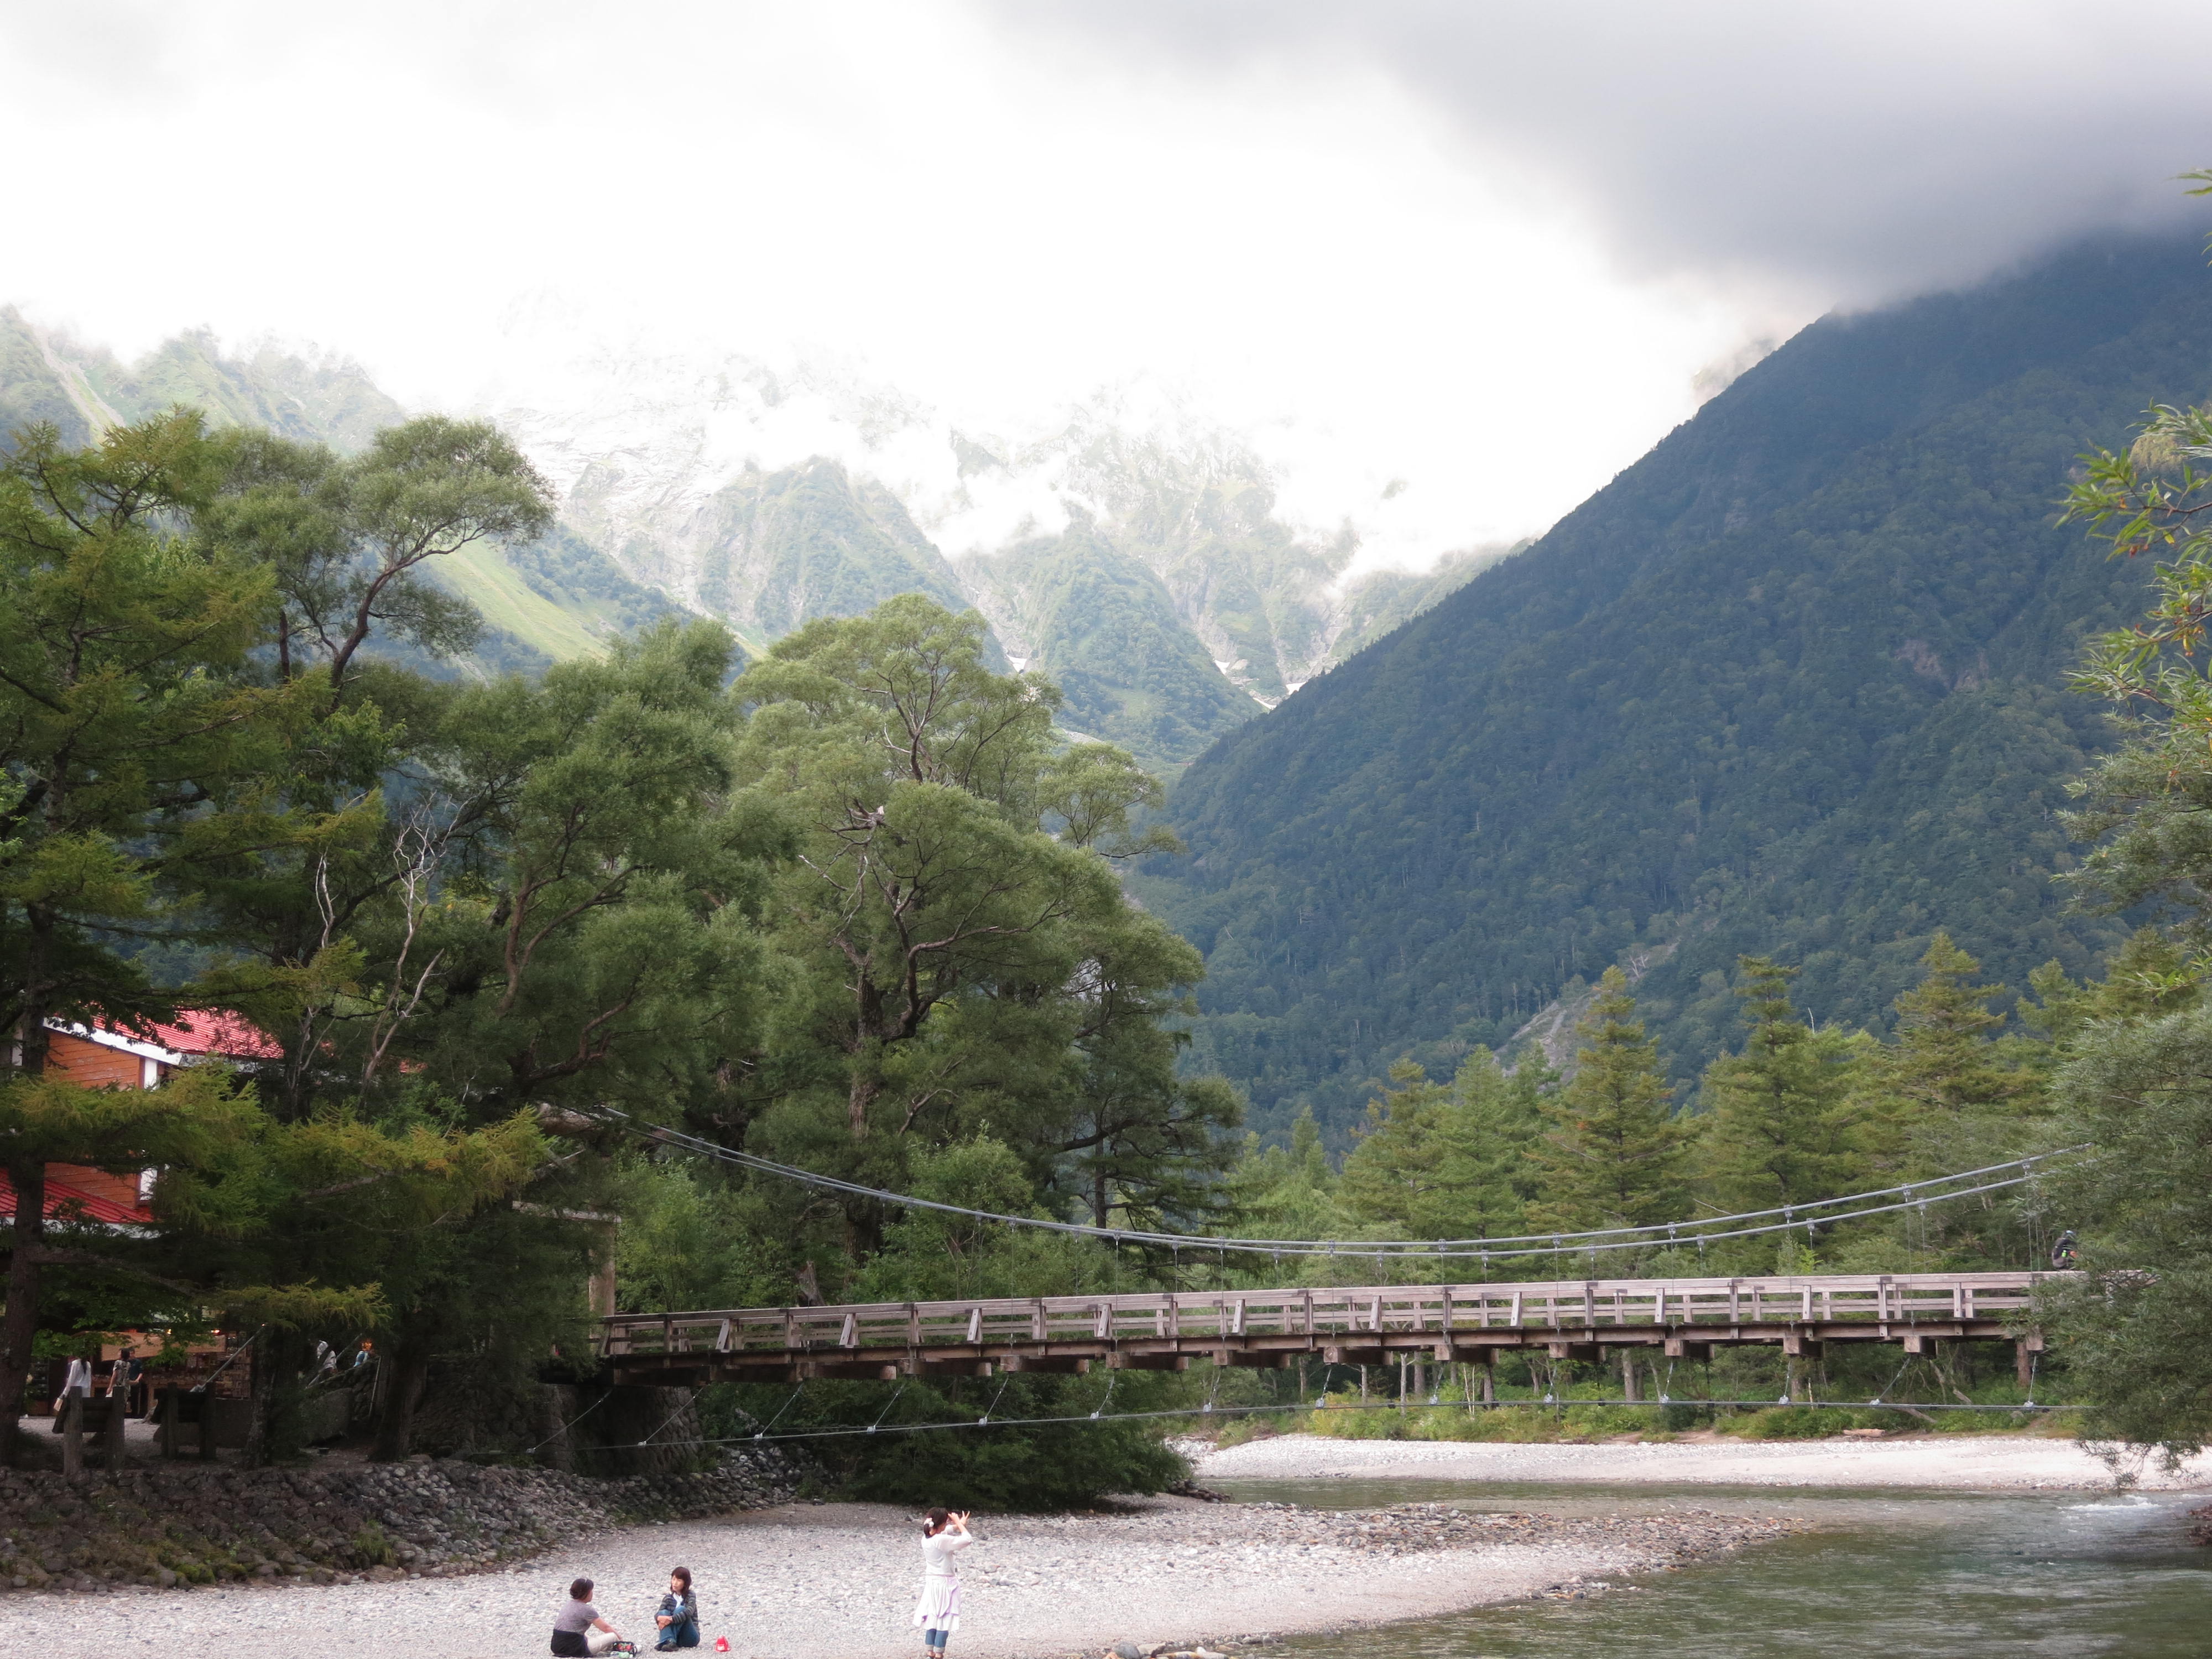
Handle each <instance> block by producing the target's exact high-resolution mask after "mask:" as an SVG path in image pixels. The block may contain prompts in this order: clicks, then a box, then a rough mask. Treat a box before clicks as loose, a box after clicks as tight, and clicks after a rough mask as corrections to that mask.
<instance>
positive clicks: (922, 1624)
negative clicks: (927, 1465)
mask: <svg viewBox="0 0 2212 1659" xmlns="http://www.w3.org/2000/svg"><path fill="white" fill-rule="evenodd" d="M974 1542H975V1539H974V1538H972V1537H971V1536H969V1532H968V1511H967V1510H930V1512H929V1513H928V1514H927V1516H923V1517H922V1522H921V1601H917V1602H915V1607H914V1622H915V1628H916V1629H918V1630H920V1631H921V1641H922V1651H923V1652H924V1653H925V1654H927V1656H928V1659H945V1642H946V1640H947V1639H948V1638H950V1637H951V1634H952V1632H954V1631H956V1630H958V1629H959V1628H960V1570H959V1569H958V1568H957V1567H956V1566H955V1565H953V1562H952V1558H953V1556H954V1555H955V1554H956V1553H958V1552H959V1551H961V1550H964V1549H966V1548H967V1547H969V1545H970V1544H972V1543H974Z"/></svg>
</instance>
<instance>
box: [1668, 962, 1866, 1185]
mask: <svg viewBox="0 0 2212 1659" xmlns="http://www.w3.org/2000/svg"><path fill="white" fill-rule="evenodd" d="M1738 966H1739V968H1740V969H1741V971H1742V980H1741V983H1739V984H1738V986H1737V987H1736V994H1737V995H1738V996H1740V997H1741V998H1742V999H1743V1003H1744V1017H1745V1018H1746V1019H1747V1021H1748V1022H1749V1024H1750V1026H1751V1034H1750V1036H1748V1037H1747V1039H1746V1041H1745V1042H1744V1045H1743V1048H1742V1051H1741V1053H1739V1054H1723V1055H1722V1056H1721V1057H1720V1058H1719V1059H1718V1060H1715V1061H1713V1063H1712V1064H1711V1066H1708V1067H1707V1068H1706V1070H1705V1085H1704V1087H1703V1089H1702V1090H1701V1091H1700V1093H1701V1097H1702V1098H1703V1100H1704V1101H1705V1104H1706V1107H1707V1115H1705V1118H1704V1119H1703V1120H1702V1122H1701V1127H1702V1133H1701V1135H1700V1149H1699V1150H1700V1152H1701V1154H1702V1159H1703V1163H1704V1165H1705V1168H1704V1175H1705V1180H1706V1182H1708V1183H1709V1185H1710V1187H1711V1191H1712V1194H1713V1197H1714V1199H1715V1200H1717V1202H1718V1204H1719V1205H1720V1206H1721V1208H1722V1209H1723V1211H1738V1210H1753V1209H1765V1208H1768V1207H1770V1206H1776V1205H1784V1204H1802V1203H1803V1202H1805V1201H1806V1200H1810V1199H1820V1198H1832V1197H1835V1196H1837V1195H1838V1194H1844V1193H1850V1192H1854V1191H1857V1190H1858V1189H1859V1188H1860V1187H1861V1186H1863V1184H1864V1183H1863V1182H1862V1180H1861V1177H1862V1176H1864V1175H1866V1174H1867V1173H1868V1169H1869V1164H1868V1160H1867V1157H1866V1153H1865V1151H1864V1149H1863V1147H1862V1146H1859V1145H1858V1143H1857V1136H1856V1135H1855V1133H1854V1131H1855V1129H1856V1127H1857V1121H1858V1116H1859V1106H1858V1103H1857V1101H1856V1100H1855V1099H1854V1094H1855V1088H1854V1085H1855V1083H1856V1080H1857V1076H1856V1074H1857V1071H1858V1069H1859V1066H1860V1063H1861V1060H1862V1053H1863V1051H1862V1048H1861V1044H1862V1043H1863V1041H1864V1040H1863V1039H1857V1040H1855V1039H1854V1038H1853V1037H1852V1036H1850V1034H1848V1033H1846V1032H1844V1031H1842V1030H1838V1029H1836V1028H1834V1027H1831V1028H1830V1029H1829V1030H1826V1031H1819V1032H1816V1031H1814V1030H1809V1029H1808V1027H1807V1026H1806V1025H1805V1024H1803V1022H1802V1021H1801V1020H1799V1019H1798V1018H1796V1012H1795V1011H1794V1010H1793V1009H1792V1008H1791V1006H1790V981H1791V980H1792V979H1793V978H1795V977H1796V973H1797V970H1796V969H1794V968H1784V967H1781V966H1779V965H1778V964H1777V963H1773V962H1771V961H1769V960H1768V959H1767V958H1765V957H1739V958H1738Z"/></svg>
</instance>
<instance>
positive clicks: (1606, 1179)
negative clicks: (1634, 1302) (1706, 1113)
mask: <svg viewBox="0 0 2212 1659" xmlns="http://www.w3.org/2000/svg"><path fill="white" fill-rule="evenodd" d="M1575 1030H1576V1034H1577V1038H1578V1039H1579V1043H1578V1047H1577V1049H1576V1053H1575V1071H1574V1075H1573V1076H1572V1077H1571V1078H1570V1079H1568V1080H1567V1082H1566V1083H1565V1085H1564V1086H1563V1087H1561V1088H1560V1089H1559V1091H1558V1092H1557V1093H1555V1094H1553V1096H1552V1097H1550V1098H1549V1099H1548V1100H1547V1102H1546V1103H1545V1108H1544V1116H1545V1121H1546V1128H1545V1131H1544V1133H1543V1134H1542V1135H1541V1137H1539V1139H1538V1140H1537V1142H1536V1144H1535V1146H1534V1149H1533V1151H1532V1153H1531V1156H1532V1157H1533V1158H1534V1160H1535V1163H1536V1165H1537V1169H1538V1171H1539V1181H1540V1183H1541V1185H1540V1188H1539V1190H1540V1194H1541V1195H1540V1196H1539V1198H1538V1199H1537V1200H1536V1201H1535V1202H1534V1203H1533V1204H1531V1205H1530V1206H1529V1208H1528V1218H1529V1220H1530V1221H1531V1222H1532V1223H1533V1224H1534V1225H1536V1226H1537V1227H1540V1228H1547V1227H1548V1228H1553V1229H1555V1230H1557V1231H1560V1232H1580V1231H1592V1230H1595V1229H1599V1228H1606V1227H1640V1226H1646V1225H1651V1224H1653V1223H1656V1222H1665V1221H1674V1220H1680V1219H1682V1218H1685V1217H1686V1214H1687V1212H1688V1211H1687V1206H1688V1203H1689V1196H1690V1185H1689V1174H1688V1168H1687V1164H1688V1159H1687V1151H1688V1146H1689V1139H1690V1133H1691V1132H1690V1130H1689V1128H1688V1127H1687V1126H1686V1125H1685V1124H1684V1123H1683V1122H1682V1121H1680V1120H1679V1119H1678V1118H1676V1116H1675V1115H1674V1106H1673V1095H1672V1091H1670V1090H1669V1089H1668V1086H1667V1081H1666V1073H1665V1072H1664V1071H1663V1070H1662V1067H1661V1066H1660V1062H1659V1047H1658V1044H1657V1043H1656V1042H1653V1041H1652V1040H1651V1039H1650V1037H1649V1036H1645V1035H1644V1022H1643V1021H1642V1020H1640V1019H1638V1018H1636V1000H1635V999H1634V998H1633V997H1632V996H1631V995H1630V994H1629V992H1628V976H1627V975H1626V974H1624V973H1623V972H1622V971H1621V970H1620V969H1619V968H1608V969H1606V971H1605V975H1604V977H1603V978H1601V980H1600V981H1598V987H1597V997H1596V1000H1595V1001H1594V1002H1593V1003H1592V1004H1591V1005H1590V1011H1589V1014H1588V1016H1587V1017H1585V1018H1583V1021H1582V1022H1581V1023H1580V1024H1578V1025H1577V1027H1576V1028H1575ZM1614 1259H1615V1260H1618V1261H1621V1262H1623V1263H1626V1261H1629V1260H1630V1259H1631V1257H1630V1255H1628V1254H1627V1253H1616V1255H1615V1257H1614Z"/></svg>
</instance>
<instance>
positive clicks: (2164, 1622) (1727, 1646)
mask: <svg viewBox="0 0 2212 1659" xmlns="http://www.w3.org/2000/svg"><path fill="white" fill-rule="evenodd" d="M1216 1484H1218V1485H1220V1486H1222V1487H1223V1489H1224V1490H1225V1491H1227V1492H1230V1493H1231V1495H1233V1496H1235V1497H1237V1498H1245V1499H1261V1498H1275V1499H1283V1500H1288V1501H1290V1502H1293V1503H1299V1504H1312V1505H1316V1506H1317V1507H1328V1508H1371V1507H1380V1506H1381V1505H1383V1504H1404V1503H1454V1504H1464V1505H1466V1506H1467V1507H1468V1508H1471V1509H1478V1510H1537V1511H1543V1512H1547V1513H1553V1514H1587V1513H1591V1512H1595V1511H1606V1512H1612V1513H1616V1514H1619V1513H1653V1512H1665V1511H1668V1510H1690V1509H1700V1510H1720V1511H1723V1512H1728V1513H1738V1514H1757V1515H1790V1516H1801V1517H1802V1518H1804V1519H1806V1520H1808V1521H1810V1522H1814V1528H1815V1529H1814V1531H1812V1532H1809V1533H1807V1534H1802V1535H1800V1536H1797V1537H1794V1538H1790V1539H1786V1540H1784V1541H1779V1542H1776V1543H1771V1544H1762V1545H1758V1546H1754V1547H1752V1548H1750V1549H1747V1550H1745V1551H1743V1552H1741V1553H1737V1554H1735V1555H1732V1556H1730V1557H1729V1558H1728V1559H1726V1560H1724V1561H1722V1562H1719V1563H1717V1564H1715V1565H1706V1566H1697V1567H1691V1568H1688V1569H1686V1570H1685V1571H1680V1572H1670V1573H1657V1574H1650V1575H1646V1576H1644V1577H1638V1578H1623V1579H1620V1580H1617V1581H1612V1582H1613V1588H1612V1589H1609V1590H1607V1591H1602V1592H1596V1593H1593V1594H1591V1595H1589V1597H1588V1598H1587V1599H1584V1600H1581V1601H1535V1602H1525V1601H1524V1602H1517V1603H1509V1604H1505V1605H1502V1606H1497V1607H1483V1608H1476V1609H1474V1610H1473V1611H1470V1612H1468V1613H1455V1614H1453V1615H1451V1616H1450V1617H1449V1618H1443V1619H1432V1620H1416V1621H1412V1622H1408V1623H1406V1624H1401V1625H1392V1626H1386V1627H1383V1628H1379V1629H1373V1630H1364V1631H1356V1632H1350V1633H1347V1634H1344V1635H1340V1636H1327V1637H1322V1636H1312V1637H1298V1638H1291V1639H1287V1640H1285V1642H1284V1644H1282V1646H1281V1647H1280V1648H1279V1649H1277V1650H1275V1651H1277V1652H1279V1653H1280V1654H1282V1655H1284V1656H1285V1659H1289V1656H1292V1655H1296V1656H1311V1659H1566V1656H1574V1659H1586V1656H1592V1655H1603V1656H1605V1659H1661V1656H1665V1659H1680V1656H1682V1655H1684V1654H1697V1655H1702V1656H1711V1659H1767V1656H1774V1659H1781V1656H1784V1655H1787V1656H1790V1659H1803V1656H1805V1655H1807V1654H1812V1653H1817V1654H1819V1655H1820V1656H1821V1659H1862V1656H1863V1659H1921V1656H1939V1655H1940V1656H1944V1659H1950V1656H1981V1655H1990V1656H1996V1655H2004V1656H2008V1659H2023V1656H2062V1655H2063V1656H2067V1659H2073V1656H2077V1655H2098V1654H2113V1655H2122V1654H2124V1655H2126V1656H2128V1659H2203V1656H2205V1655H2207V1654H2212V1549H2205V1548H2203V1547H2192V1546H2191V1545H2190V1544H2188V1543H2187V1542H2186V1541H2185V1538H2184V1531H2185V1527H2184V1523H2183V1521H2182V1516H2183V1512H2184V1511H2185V1510H2189V1509H2191V1508H2193V1507H2197V1506H2199V1505H2202V1504H2203V1503H2204V1501H2205V1499H2204V1494H2203V1493H2202V1492H2197V1493H2194V1494H2191V1493H2166V1492H2161V1493H2153V1494H2148V1495H2135V1496H2124V1497H2121V1496H2100V1495H2095V1494H2091V1493H2084V1492H2065V1493H2041V1492H2004V1493H1988V1494H1981V1493H1967V1492H1906V1491H1898V1490H1883V1491H1866V1490H1859V1491H1843V1490H1822V1489H1812V1490H1806V1489H1794V1490H1778V1489H1777V1488H1774V1487H1771V1486H1767V1487H1729V1486H1700V1487H1697V1488H1695V1489H1688V1488H1684V1487H1680V1486H1674V1487H1664V1488H1662V1487H1652V1486H1620V1487H1593V1486H1586V1485H1577V1486H1522V1485H1503V1484H1492V1483H1486V1484H1483V1485H1480V1486H1474V1485H1461V1484H1458V1483H1455V1482H1446V1481H1440V1480H1267V1481H1260V1480H1250V1481H1235V1482H1229V1481H1222V1482H1217V1483H1216Z"/></svg>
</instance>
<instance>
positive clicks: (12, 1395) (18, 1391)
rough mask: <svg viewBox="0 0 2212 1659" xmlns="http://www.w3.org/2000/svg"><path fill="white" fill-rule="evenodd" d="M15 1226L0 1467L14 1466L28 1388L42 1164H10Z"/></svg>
mask: <svg viewBox="0 0 2212 1659" xmlns="http://www.w3.org/2000/svg"><path fill="white" fill-rule="evenodd" d="M8 1179H9V1182H12V1183H13V1184H14V1186H15V1228H14V1231H13V1234H12V1236H11V1238H10V1243H11V1245H12V1247H13V1249H12V1251H11V1254H10V1255H9V1258H8V1312H7V1316H6V1318H5V1319H4V1320H0V1389H5V1390H6V1391H7V1392H6V1394H5V1395H4V1397H0V1465H4V1466H6V1467H8V1468H14V1467H15V1460H16V1456H17V1455H18V1453H19V1451H20V1450H21V1445H20V1443H19V1441H18V1439H17V1435H16V1428H15V1419H17V1418H18V1417H19V1416H21V1414H22V1410H23V1396H24V1395H25V1394H26V1393H27V1391H28V1389H29V1388H30V1386H31V1348H32V1344H33V1342H34V1341H35V1340H36V1339H37V1336H38V1332H39V1267H40V1263H39V1249H40V1246H41V1245H42V1244H43V1243H45V1241H46V1165H45V1164H42V1163H40V1164H9V1165H8Z"/></svg>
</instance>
